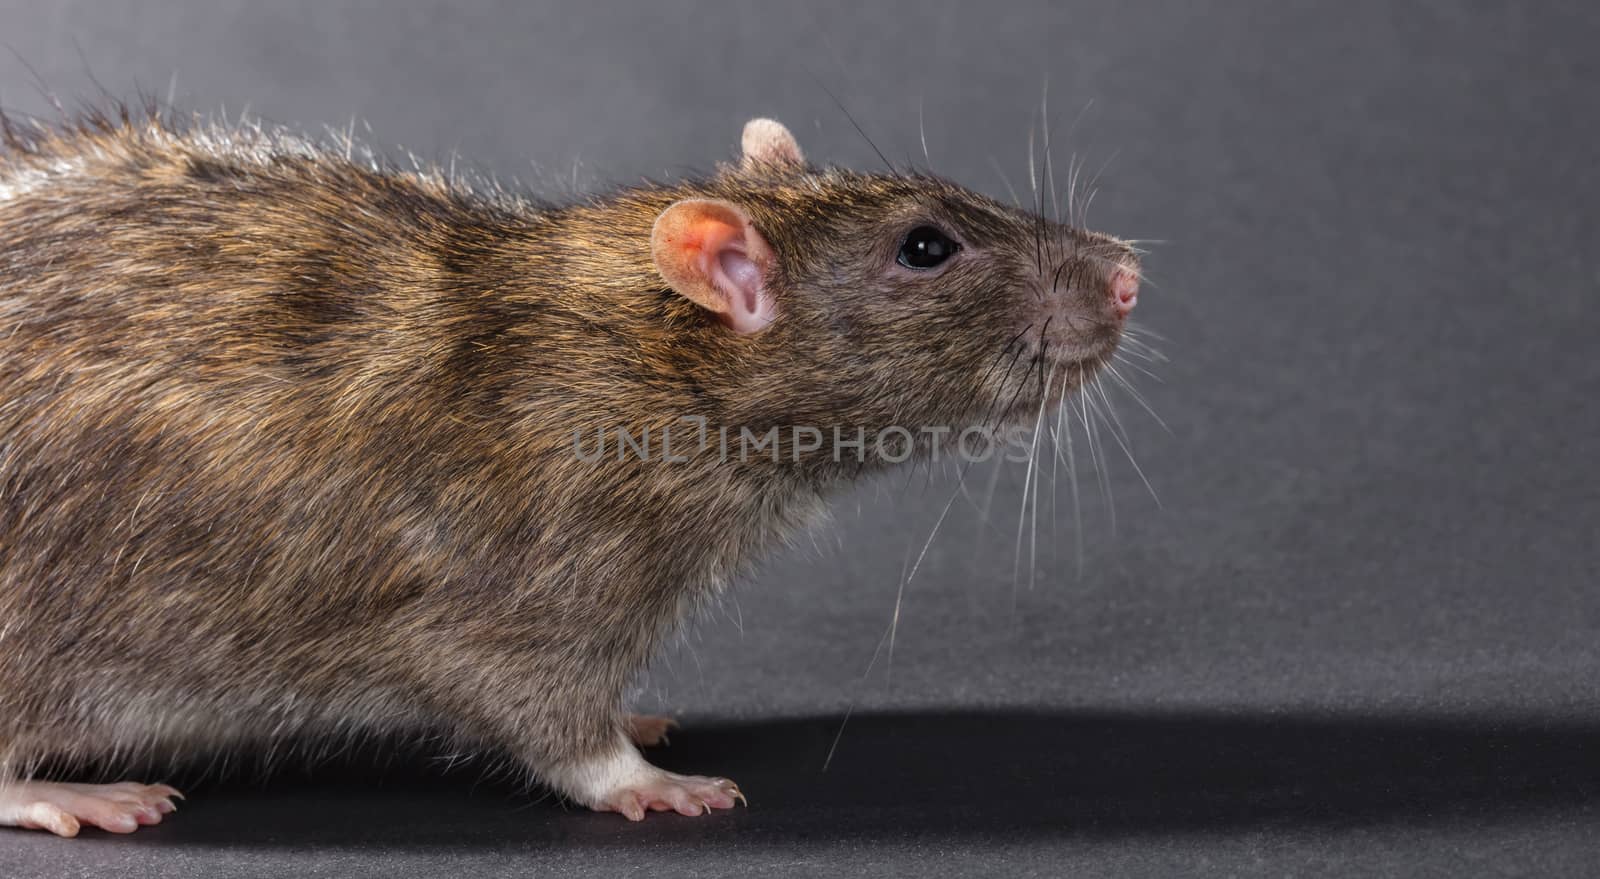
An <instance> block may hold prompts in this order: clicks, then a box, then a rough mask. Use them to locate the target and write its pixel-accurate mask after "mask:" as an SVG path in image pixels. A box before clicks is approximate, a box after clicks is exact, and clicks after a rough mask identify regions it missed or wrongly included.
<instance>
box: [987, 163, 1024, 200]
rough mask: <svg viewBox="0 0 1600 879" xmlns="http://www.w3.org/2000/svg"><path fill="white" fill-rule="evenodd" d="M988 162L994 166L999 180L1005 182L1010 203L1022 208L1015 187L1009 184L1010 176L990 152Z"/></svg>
mask: <svg viewBox="0 0 1600 879" xmlns="http://www.w3.org/2000/svg"><path fill="white" fill-rule="evenodd" d="M989 164H990V166H992V167H993V168H994V172H995V173H996V174H998V175H1000V182H1001V183H1004V184H1005V187H1006V192H1007V193H1009V194H1010V196H1011V201H1012V203H1013V204H1015V205H1016V206H1017V208H1018V209H1019V210H1020V209H1021V208H1022V199H1020V198H1018V197H1017V188H1016V187H1015V186H1012V185H1011V178H1010V177H1007V176H1006V172H1005V171H1004V170H1003V169H1002V168H1001V167H1000V162H999V160H997V159H996V158H995V157H994V155H993V154H992V153H991V154H990V155H989Z"/></svg>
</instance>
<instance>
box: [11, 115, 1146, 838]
mask: <svg viewBox="0 0 1600 879" xmlns="http://www.w3.org/2000/svg"><path fill="white" fill-rule="evenodd" d="M6 132H7V148H6V151H5V152H3V153H0V823H4V824H13V825H21V826H29V827H38V828H44V829H49V830H51V831H54V832H56V833H58V834H62V835H69V836H70V835H73V834H74V833H76V832H77V830H78V827H79V825H80V823H91V824H95V825H98V826H100V827H103V828H105V829H107V830H114V831H120V832H126V831H131V830H133V829H135V828H136V827H137V826H138V825H139V824H141V823H152V822H154V821H158V820H160V818H161V816H162V814H163V813H165V812H166V811H170V809H171V801H170V797H171V796H172V795H173V794H174V793H175V792H174V791H173V790H172V789H171V788H167V787H165V786H161V785H155V786H145V785H136V784H123V785H67V784H60V783H53V782H46V781H40V780H35V779H34V776H35V774H36V773H37V772H38V771H39V769H40V767H41V766H44V765H46V764H47V763H49V764H52V765H54V764H55V763H57V762H65V763H68V764H71V763H78V762H89V761H93V762H96V763H98V764H101V765H108V766H112V767H115V766H118V765H124V766H131V765H134V764H135V762H136V761H137V763H138V765H145V762H146V761H149V760H158V761H159V760H166V759H170V758H177V757H182V756H187V755H192V754H195V753H206V752H216V751H217V750H219V749H265V748H266V747H268V746H270V745H272V744H275V743H279V742H282V741H285V740H289V739H304V738H307V737H310V738H327V737H342V736H350V735H352V734H362V733H395V732H427V733H430V734H433V735H443V736H446V737H448V738H449V739H451V740H452V741H454V742H456V743H458V744H459V745H460V746H461V747H464V748H484V749H490V750H495V751H499V752H502V753H505V754H508V755H510V756H511V757H512V758H513V759H514V760H515V761H516V762H517V763H519V764H520V765H521V766H522V767H523V768H525V769H526V770H527V772H528V773H530V774H531V775H532V776H533V777H535V778H537V779H539V780H540V781H542V782H544V783H545V784H547V785H549V786H550V787H552V788H554V789H555V790H556V791H558V792H560V793H561V794H563V795H565V796H566V797H568V798H570V799H572V800H573V801H576V802H578V803H581V804H583V805H585V806H589V807H591V808H595V809H602V810H613V811H618V812H621V813H623V814H625V815H627V816H628V817H629V818H632V819H635V820H637V819H639V818H641V817H643V815H644V813H645V812H646V811H647V810H650V809H656V810H665V809H675V810H676V811H679V812H681V813H684V814H699V813H700V812H702V811H704V810H706V809H709V808H722V807H728V806H731V805H732V804H733V802H734V800H735V798H738V797H740V796H741V795H740V793H739V791H738V789H737V788H736V787H735V786H734V785H733V784H732V783H731V782H729V781H727V780H725V779H716V778H697V777H685V776H679V775H675V774H671V773H667V772H664V771H662V770H659V769H656V768H654V767H652V766H651V765H650V764H649V763H647V762H646V761H645V760H644V759H643V757H642V756H640V754H639V752H638V749H637V747H636V745H635V742H645V743H648V742H649V741H650V740H651V739H653V738H656V737H659V736H660V735H661V733H662V731H663V727H662V722H661V721H659V720H652V719H649V718H630V717H629V715H627V714H626V713H625V710H624V706H623V704H622V702H623V697H624V693H625V691H626V688H627V686H628V685H629V683H630V681H631V680H632V679H633V678H634V677H635V676H636V675H637V674H638V673H639V671H640V670H641V669H642V668H643V667H644V665H645V664H646V662H647V660H648V659H649V657H650V656H651V653H652V651H653V650H654V649H655V647H656V646H657V644H658V643H659V642H660V641H661V639H662V637H663V635H664V634H665V633H667V632H669V631H670V630H671V629H672V628H673V627H674V626H676V625H677V624H678V623H679V622H680V621H681V619H682V618H683V617H684V616H685V614H686V612H687V611H688V610H690V609H691V608H692V606H693V605H695V604H696V603H697V602H698V601H700V600H702V599H704V598H706V597H708V596H710V595H712V594H714V593H715V592H716V590H718V589H720V588H722V587H723V586H725V585H726V584H727V583H728V581H729V580H730V579H732V578H733V577H734V576H735V575H736V574H737V573H738V572H739V571H740V570H741V569H743V568H745V567H746V566H747V565H748V563H750V562H751V561H752V560H754V559H756V558H758V557H759V556H760V555H761V554H762V553H763V552H765V551H766V550H767V549H769V548H770V547H772V546H773V545H774V544H776V543H778V542H780V541H782V540H784V539H785V537H786V536H787V535H789V534H791V533H792V532H793V531H794V529H796V528H797V527H799V526H801V525H802V524H803V523H804V522H805V521H806V520H807V519H808V518H809V517H811V516H812V515H813V514H814V513H815V512H817V511H818V510H819V509H820V507H821V504H822V500H823V498H825V497H826V496H827V495H828V494H829V493H830V492H832V491H833V490H835V489H836V488H838V487H840V486H842V485H845V484H847V483H848V482H849V481H850V480H852V479H855V478H857V477H858V476H860V475H861V474H862V473H863V472H869V471H871V470H873V469H876V468H878V467H880V466H887V464H886V463H885V462H884V461H882V460H878V459H875V458H873V457H872V456H869V457H868V459H867V461H866V462H864V463H863V462H861V461H859V460H858V459H857V457H853V456H852V455H850V454H848V453H847V454H846V455H844V459H843V460H840V456H839V455H837V454H830V449H829V448H827V447H826V446H824V447H823V448H820V449H814V448H811V447H810V445H809V444H807V443H802V442H800V441H799V440H797V439H794V438H793V437H791V436H790V435H789V434H788V433H780V434H779V436H780V441H779V447H778V449H777V450H776V451H775V452H773V453H772V454H770V455H768V454H766V453H765V452H763V451H760V450H758V453H757V454H754V455H729V454H726V453H725V452H726V449H725V448H724V449H723V450H722V451H721V452H719V450H718V448H717V444H716V443H701V444H700V445H699V446H687V445H686V446H680V447H679V448H677V449H674V450H673V451H672V453H671V460H665V459H664V457H663V456H657V457H656V458H654V459H649V460H645V459H642V456H638V455H627V454H620V453H619V454H604V455H599V456H588V455H585V454H582V449H580V448H579V447H578V445H579V444H578V443H576V442H575V437H576V436H579V435H581V433H582V432H583V431H593V432H594V434H593V435H602V436H603V430H604V429H605V428H607V427H611V428H620V429H623V430H628V431H632V432H633V434H635V435H639V434H642V433H643V431H645V430H646V429H650V430H654V431H656V432H657V435H658V436H659V435H662V434H663V433H665V432H666V431H667V430H669V429H670V428H671V426H673V425H680V426H681V425H682V424H683V423H686V421H685V420H686V419H687V420H688V421H689V422H698V423H700V424H702V425H704V427H705V430H706V433H705V434H703V435H702V438H703V437H704V436H705V435H717V434H718V432H719V431H720V434H721V435H722V436H723V437H726V436H727V435H728V431H729V430H731V431H732V432H733V433H734V435H736V436H737V435H738V434H739V432H740V431H750V432H752V433H755V434H765V433H766V432H768V431H770V430H771V429H772V428H774V427H781V428H782V429H783V431H788V430H789V428H788V427H787V426H789V425H815V426H819V427H820V428H821V429H822V430H824V431H826V430H828V429H830V428H836V427H837V428H843V429H844V431H845V433H846V434H847V435H852V436H853V435H855V432H856V431H857V430H858V429H864V431H865V435H866V436H868V437H872V436H874V435H875V434H876V433H877V432H878V431H880V430H882V429H884V428H885V427H889V426H894V425H944V426H951V427H953V428H955V429H956V430H959V429H961V428H962V427H964V426H968V425H980V424H986V423H990V422H991V421H992V422H1006V421H1016V420H1017V419H1018V417H1019V416H1021V415H1022V414H1023V413H1027V415H1029V416H1031V415H1032V413H1033V410H1035V409H1036V408H1037V407H1039V406H1042V405H1044V404H1045V402H1047V398H1048V397H1050V396H1053V395H1054V394H1056V393H1057V392H1058V390H1059V391H1070V390H1072V389H1074V388H1076V387H1077V385H1079V384H1080V383H1081V382H1082V381H1083V380H1084V378H1085V377H1087V376H1088V375H1090V374H1092V373H1093V372H1094V371H1095V370H1096V369H1097V368H1098V367H1099V366H1100V365H1101V364H1103V363H1104V362H1105V360H1106V359H1107V358H1109V356H1110V355H1111V353H1112V351H1113V350H1114V348H1115V346H1116V344H1117V342H1118V340H1119V337H1120V334H1121V330H1122V324H1123V320H1124V318H1125V316H1126V314H1127V312H1128V310H1129V309H1130V308H1131V307H1132V306H1133V303H1134V299H1135V297H1136V294H1137V289H1138V283H1137V282H1138V277H1139V269H1138V263H1137V260H1136V258H1135V256H1134V254H1133V252H1132V250H1131V249H1130V248H1128V247H1127V246H1126V245H1125V244H1123V243H1121V242H1119V241H1117V240H1115V239H1112V238H1109V237H1107V236H1104V235H1100V234H1096V233H1091V232H1087V231H1084V230H1081V229H1076V228H1071V227H1068V226H1063V225H1058V224H1056V223H1053V222H1050V221H1048V220H1045V219H1043V218H1041V217H1039V216H1035V215H1033V214H1029V213H1027V212H1025V211H1022V210H1018V209H1014V208H1012V207H1010V206H1007V205H1004V204H1001V203H998V202H996V201H993V200H991V199H989V198H986V197H984V196H981V195H978V194H976V193H973V192H970V191H968V190H965V189H962V188H960V187H958V186H956V185H954V184H952V183H950V182H947V181H945V180H942V179H939V178H936V177H932V176H926V175H917V174H898V173H889V174H862V173H857V172H853V171H848V170H843V169H837V168H818V167H814V166H811V165H808V164H806V163H805V161H804V159H803V158H802V155H801V152H800V149H799V147H798V146H797V145H796V143H795V141H794V139H793V138H792V137H791V136H790V134H789V132H788V131H787V130H786V129H784V128H783V127H782V126H781V125H779V124H777V123H775V122H772V121H769V120H759V119H758V120H754V121H752V122H751V123H750V124H749V125H747V126H746V128H745V132H744V142H743V156H742V159H741V161H740V163H739V164H738V165H737V166H731V167H723V168H720V169H719V170H718V171H717V173H715V174H714V175H712V176H709V177H706V178H705V179H697V180H689V181H684V182H680V183H671V184H647V185H642V186H638V187H634V188H629V189H622V190H619V191H616V192H613V193H610V194H608V195H605V196H602V197H598V198H594V199H590V200H586V201H580V202H577V203H573V204H566V205H552V204H540V203H534V202H531V201H528V200H525V199H524V198H521V197H518V196H513V195H510V194H506V193H504V192H502V191H499V190H495V189H490V190H488V191H474V190H472V189H469V188H467V187H465V186H462V185H460V184H458V183H457V182H455V181H452V180H448V179H445V178H444V177H443V176H441V175H440V174H438V173H436V172H432V171H421V172H402V171H400V170H397V169H395V168H391V167H387V166H384V165H382V164H379V163H374V162H368V163H361V162H355V161H351V160H350V158H349V156H348V154H347V153H346V152H344V151H339V150H330V149H326V148H323V147H319V146H316V145H312V144H309V143H307V142H304V141H302V140H299V139H297V138H294V137H292V136H289V135H285V134H281V133H273V132H263V131H261V130H258V129H254V128H250V127H248V126H245V127H226V126H207V125H200V124H193V125H178V124H174V123H172V122H171V121H170V120H164V119H162V118H161V116H160V115H159V114H153V113H152V114H148V115H137V114H128V113H126V112H124V113H122V114H121V115H120V116H112V117H104V116H96V117H92V118H90V119H88V120H87V121H85V122H83V123H81V124H78V125H74V126H68V127H62V128H42V127H37V126H27V127H23V126H19V125H17V124H16V123H14V122H9V121H8V123H7V127H6ZM1047 377H1048V380H1046V379H1047ZM1051 382H1056V383H1058V384H1056V385H1055V389H1051V387H1050V383H1051ZM702 419H703V421H701V420H702ZM928 451H929V449H928V447H927V446H926V444H923V445H921V446H919V448H918V452H919V453H921V454H926V453H927V452H928Z"/></svg>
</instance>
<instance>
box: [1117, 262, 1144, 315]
mask: <svg viewBox="0 0 1600 879" xmlns="http://www.w3.org/2000/svg"><path fill="white" fill-rule="evenodd" d="M1110 292H1111V305H1112V307H1113V308H1115V309H1116V310H1117V315H1118V316H1119V317H1127V316H1128V312H1130V311H1133V307H1134V306H1135V305H1137V304H1139V273H1138V272H1136V271H1134V270H1133V269H1130V268H1128V267H1126V266H1123V267H1120V268H1118V269H1116V270H1115V271H1113V272H1112V273H1111V283H1110Z"/></svg>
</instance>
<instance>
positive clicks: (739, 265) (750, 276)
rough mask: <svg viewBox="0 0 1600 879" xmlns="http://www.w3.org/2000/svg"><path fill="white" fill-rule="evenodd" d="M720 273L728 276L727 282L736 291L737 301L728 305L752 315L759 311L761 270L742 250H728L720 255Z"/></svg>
mask: <svg viewBox="0 0 1600 879" xmlns="http://www.w3.org/2000/svg"><path fill="white" fill-rule="evenodd" d="M721 261H722V272H723V274H725V275H727V276H728V280H729V282H731V283H732V285H733V286H734V287H735V288H737V289H738V296H737V297H735V298H736V299H737V300H738V301H737V302H732V303H729V304H730V305H732V306H733V307H734V308H741V307H742V308H743V309H744V310H745V311H748V312H750V313H752V314H754V313H755V312H757V311H760V310H761V304H760V302H759V299H760V295H761V294H760V290H761V268H760V267H759V266H757V265H756V264H755V263H754V262H753V261H751V259H750V257H748V256H746V255H745V254H744V251H742V250H733V249H732V248H729V249H728V250H726V251H723V253H722V260H721Z"/></svg>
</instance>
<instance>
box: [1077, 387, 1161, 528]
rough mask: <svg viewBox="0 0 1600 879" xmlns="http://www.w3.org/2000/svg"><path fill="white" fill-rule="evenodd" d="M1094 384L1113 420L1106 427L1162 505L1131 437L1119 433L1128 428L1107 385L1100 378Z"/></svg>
mask: <svg viewBox="0 0 1600 879" xmlns="http://www.w3.org/2000/svg"><path fill="white" fill-rule="evenodd" d="M1094 386H1095V390H1096V391H1098V392H1099V393H1100V399H1101V400H1103V401H1105V404H1106V412H1108V413H1109V414H1110V416H1111V421H1108V422H1107V423H1106V427H1107V428H1108V430H1109V431H1110V433H1111V438H1112V439H1114V440H1116V441H1117V445H1119V446H1121V447H1122V454H1123V455H1125V456H1127V458H1128V463H1129V464H1132V465H1133V472H1135V473H1137V474H1139V481H1141V482H1143V483H1144V487H1145V490H1146V491H1148V492H1150V499H1151V500H1153V501H1155V502H1156V506H1158V507H1159V506H1161V496H1160V495H1158V494H1156V489H1155V486H1153V485H1151V484H1150V480H1149V478H1148V477H1146V476H1145V475H1144V468H1143V467H1140V466H1139V461H1138V459H1137V458H1135V457H1134V454H1133V444H1132V441H1131V439H1130V438H1128V437H1127V436H1125V435H1119V433H1118V430H1119V429H1120V430H1121V432H1122V434H1126V433H1127V430H1126V428H1123V427H1122V419H1120V418H1118V417H1117V410H1116V408H1115V407H1114V406H1112V405H1111V398H1110V397H1109V396H1107V395H1106V389H1105V387H1104V386H1103V385H1101V384H1100V380H1099V379H1098V378H1097V379H1095V382H1094ZM1112 422H1115V426H1113V424H1112Z"/></svg>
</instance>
